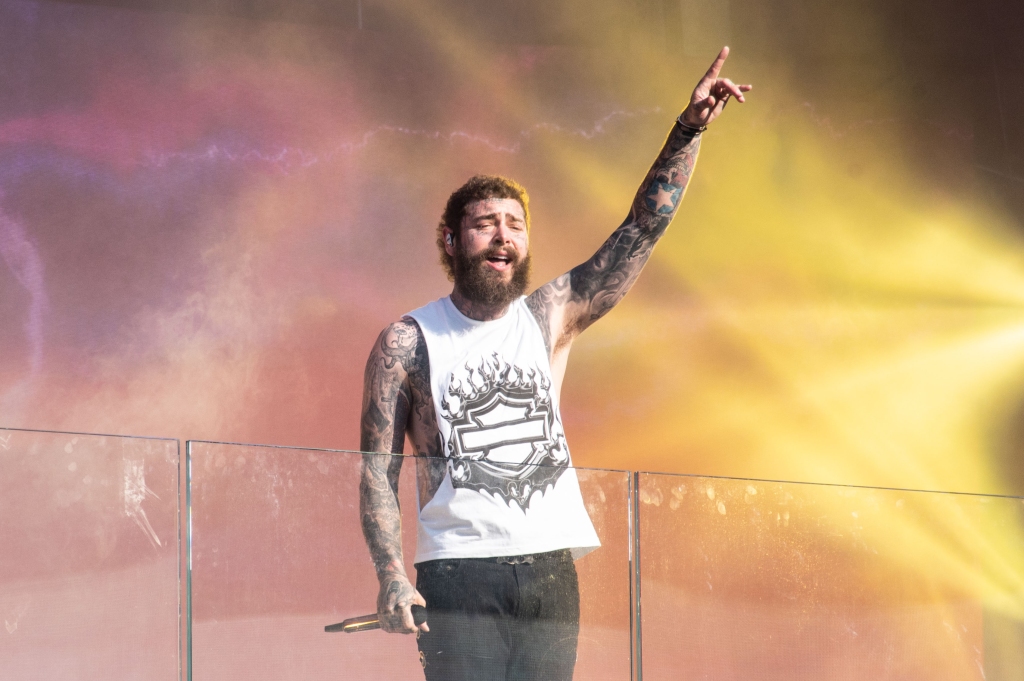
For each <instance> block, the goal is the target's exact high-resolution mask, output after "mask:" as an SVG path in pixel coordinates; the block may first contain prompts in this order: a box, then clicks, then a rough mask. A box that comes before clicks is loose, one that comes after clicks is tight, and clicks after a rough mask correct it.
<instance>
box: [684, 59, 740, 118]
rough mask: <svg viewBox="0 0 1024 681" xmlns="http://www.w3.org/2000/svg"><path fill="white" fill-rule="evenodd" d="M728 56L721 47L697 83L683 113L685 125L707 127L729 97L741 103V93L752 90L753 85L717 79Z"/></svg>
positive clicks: (716, 116)
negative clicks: (716, 56)
mask: <svg viewBox="0 0 1024 681" xmlns="http://www.w3.org/2000/svg"><path fill="white" fill-rule="evenodd" d="M728 56H729V48H728V47H723V48H722V51H721V52H719V53H718V58H716V59H715V61H714V63H712V64H711V68H710V69H708V72H707V73H705V74H704V77H703V78H701V79H700V82H699V83H697V87H696V88H694V90H693V94H692V95H690V104H689V106H687V107H686V110H685V111H683V115H682V119H683V123H685V124H686V125H689V126H691V127H694V128H699V127H701V126H704V125H708V124H709V123H711V121H713V120H715V119H716V118H718V114H720V113H722V109H724V108H725V105H726V104H727V103H728V102H729V98H730V97H735V98H736V100H737V101H738V102H740V103H743V102H744V101H745V100H744V99H743V93H744V92H750V91H751V90H752V89H753V87H754V86H753V85H736V84H735V83H733V82H732V81H731V80H729V79H728V78H719V77H718V72H719V71H721V70H722V65H723V64H725V59H726V57H728Z"/></svg>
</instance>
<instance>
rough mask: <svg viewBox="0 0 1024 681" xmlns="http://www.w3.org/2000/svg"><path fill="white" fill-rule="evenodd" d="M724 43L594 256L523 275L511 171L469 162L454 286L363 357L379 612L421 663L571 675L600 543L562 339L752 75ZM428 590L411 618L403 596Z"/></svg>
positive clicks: (563, 679) (641, 255)
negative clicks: (415, 509)
mask: <svg viewBox="0 0 1024 681" xmlns="http://www.w3.org/2000/svg"><path fill="white" fill-rule="evenodd" d="M728 53H729V48H723V49H722V51H721V53H720V54H719V55H718V58H717V59H715V61H714V63H713V64H712V65H711V68H710V69H709V70H708V72H707V73H706V74H705V75H704V77H703V78H702V79H701V81H700V82H699V83H698V84H697V87H696V89H695V90H694V92H693V95H692V96H691V97H690V103H689V105H688V106H687V107H686V109H685V110H684V111H683V113H682V114H680V115H679V117H678V118H677V119H676V124H675V126H674V127H673V128H672V131H671V132H670V133H669V136H668V140H667V141H666V143H665V146H664V148H663V149H662V151H661V153H660V154H659V155H658V158H657V160H656V161H655V162H654V165H653V167H652V168H651V170H650V172H648V173H647V176H646V178H645V179H644V181H643V183H642V184H641V185H640V189H639V190H638V191H637V194H636V198H635V199H634V200H633V204H632V206H631V208H630V211H629V215H628V216H627V218H626V220H625V221H624V222H623V223H622V225H621V226H619V228H618V229H616V230H615V231H614V232H613V233H612V235H611V236H610V237H609V238H608V240H607V241H605V243H604V245H602V246H601V248H600V249H598V251H597V253H595V254H594V256H593V257H592V258H590V259H589V260H587V261H586V262H584V263H583V264H581V265H578V266H577V267H574V268H573V269H572V270H570V271H569V272H567V273H566V274H563V275H562V276H560V277H558V278H556V279H554V280H553V281H550V282H548V283H547V284H545V285H544V286H541V287H540V288H538V289H537V290H536V291H534V292H533V293H531V294H530V295H529V296H524V293H525V292H526V289H527V285H528V280H529V271H530V249H529V245H530V213H529V199H528V197H527V194H526V191H525V190H524V189H523V188H522V187H521V186H519V185H518V184H516V183H515V182H513V181H511V180H508V179H505V178H500V177H490V176H483V175H478V176H476V177H473V178H472V179H470V180H469V181H468V182H467V183H466V184H465V185H463V186H462V187H460V188H459V189H458V190H456V191H455V192H454V193H453V194H452V195H451V197H450V198H449V199H448V203H447V205H446V206H445V210H444V214H443V216H442V219H441V222H440V225H439V226H438V246H439V248H440V250H441V262H442V265H443V267H444V268H445V270H446V271H447V273H448V275H449V278H450V279H451V280H452V281H453V282H454V284H455V285H454V288H453V290H452V293H451V295H449V296H446V297H445V298H442V299H440V300H437V301H434V302H432V303H429V304H427V305H425V306H423V307H421V308H419V309H418V310H414V311H413V312H410V313H409V314H408V315H406V316H405V317H403V318H402V319H401V320H400V321H397V322H395V323H394V324H391V325H390V326H388V327H387V328H386V329H384V331H383V332H382V333H381V335H380V337H379V338H378V340H377V343H376V345H375V346H374V348H373V351H372V352H371V353H370V358H369V360H368V362H367V364H366V374H365V381H364V393H363V410H362V422H361V444H360V447H361V449H362V451H364V452H368V454H366V455H364V459H363V468H362V478H361V481H360V513H361V517H362V525H363V533H364V535H365V537H366V541H367V544H368V546H369V548H370V554H371V557H372V559H373V563H374V567H375V568H376V571H377V577H378V579H379V581H380V592H379V595H378V599H377V613H378V616H379V618H380V622H381V626H382V628H383V629H384V630H386V631H389V632H395V633H418V634H419V636H418V645H419V648H420V659H421V662H422V663H423V667H424V673H425V676H426V678H427V680H428V681H442V680H443V681H460V680H466V681H499V680H500V681H513V680H514V681H534V680H536V681H540V680H544V681H567V680H569V679H571V678H572V675H573V668H574V665H575V662H576V642H577V636H578V632H579V587H578V583H577V577H576V569H575V566H574V564H573V560H574V559H575V558H578V557H579V556H580V555H582V554H583V553H586V552H587V551H589V550H592V549H594V548H597V547H598V546H599V545H600V542H599V541H598V537H597V534H596V532H595V531H594V527H593V525H592V524H591V522H590V518H589V516H588V515H587V511H586V508H585V507H584V504H583V499H582V497H581V495H580V489H579V484H578V481H577V479H576V475H575V471H574V470H573V468H572V461H571V459H570V457H569V450H568V447H567V446H566V442H565V434H564V432H563V429H562V422H561V417H560V416H559V409H558V407H559V393H560V389H561V385H562V377H563V376H564V374H565V367H566V362H567V360H568V356H569V349H570V347H571V346H572V342H573V340H575V338H576V337H577V336H578V335H579V334H580V333H581V332H583V330H584V329H586V328H587V327H588V326H590V325H591V324H593V323H594V322H595V321H597V320H598V319H600V318H601V317H602V316H604V315H605V314H606V313H607V312H608V311H609V310H610V309H611V308H612V307H614V306H615V304H616V303H618V302H619V301H620V300H622V298H623V296H625V295H626V292H627V291H629V289H630V287H631V286H632V285H633V283H634V282H635V281H636V279H637V277H638V276H639V274H640V270H641V269H642V268H643V266H644V264H645V263H646V262H647V259H648V258H649V257H650V255H651V252H652V251H653V249H654V245H655V243H656V242H657V240H658V239H659V238H660V237H661V236H662V234H664V233H665V230H666V229H667V228H668V225H669V223H670V222H671V221H672V218H673V216H674V215H675V213H676V210H677V209H678V207H679V204H680V201H681V200H682V197H683V193H684V191H685V190H686V186H687V183H688V182H689V179H690V175H691V173H692V172H693V168H694V164H695V163H696V160H697V152H698V150H699V148H700V140H701V133H702V132H703V131H704V130H705V128H706V127H707V125H708V124H709V123H711V122H712V121H713V120H714V119H715V118H716V117H717V116H718V115H719V114H720V113H721V112H722V110H723V108H724V107H725V105H726V103H727V102H728V100H729V99H730V98H735V99H737V100H738V101H740V102H742V101H744V97H743V93H745V92H747V91H749V90H750V86H749V85H736V84H734V83H733V82H732V81H730V80H728V79H725V78H719V77H718V74H719V72H720V70H721V68H722V65H723V64H724V63H725V59H726V57H727V56H728ZM406 438H408V439H409V441H410V442H411V444H412V447H413V449H414V452H415V455H416V459H415V460H416V462H417V467H416V471H417V496H418V504H419V514H418V533H417V550H416V558H415V561H414V562H415V565H416V587H415V588H414V587H413V585H412V583H411V582H410V580H409V578H408V575H407V574H406V571H405V564H404V560H403V556H402V536H401V519H400V514H399V508H398V495H397V492H398V475H399V471H400V470H401V465H402V461H403V458H402V457H401V456H392V455H393V454H401V453H402V451H403V447H404V443H405V439H406ZM413 605H421V606H426V608H427V622H426V623H422V624H418V625H417V624H416V622H415V621H414V619H413V616H412V612H411V606H413Z"/></svg>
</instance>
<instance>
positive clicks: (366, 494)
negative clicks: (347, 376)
mask: <svg viewBox="0 0 1024 681" xmlns="http://www.w3.org/2000/svg"><path fill="white" fill-rule="evenodd" d="M418 356H422V357H423V358H425V357H426V345H425V343H424V342H423V340H422V337H421V335H420V332H419V327H417V326H416V325H415V324H412V323H410V322H407V321H401V322H396V323H394V324H392V325H390V326H389V327H388V328H386V329H384V331H383V332H382V333H381V335H380V337H379V338H378V339H377V345H376V346H375V347H374V349H373V351H372V352H371V353H370V358H369V360H367V362H366V372H365V374H364V376H363V416H362V422H361V425H360V449H362V451H363V452H364V454H363V464H362V473H361V476H360V484H359V510H360V516H361V518H362V527H363V535H364V536H365V537H366V543H367V546H368V547H369V549H370V556H371V558H372V559H373V565H374V568H375V569H376V571H377V577H378V579H380V580H381V583H382V584H384V583H385V582H387V581H388V580H392V581H393V579H394V578H395V577H402V578H405V567H404V565H403V561H402V519H401V512H400V508H399V505H398V476H399V473H400V472H401V470H402V460H403V459H402V457H401V456H392V455H393V454H401V453H402V450H403V446H404V443H405V433H406V428H407V427H408V424H409V422H410V419H411V418H413V413H412V412H413V411H414V409H413V405H414V404H416V402H417V401H418V402H421V403H422V400H414V399H413V394H412V391H413V389H418V387H419V385H420V384H421V383H422V382H423V381H424V380H426V379H424V378H423V377H422V376H421V375H420V374H422V373H423V371H422V369H423V365H422V360H421V361H419V362H417V359H418ZM428 373H429V370H428ZM406 581H407V580H406ZM392 586H394V585H393V584H392ZM396 602H397V601H396Z"/></svg>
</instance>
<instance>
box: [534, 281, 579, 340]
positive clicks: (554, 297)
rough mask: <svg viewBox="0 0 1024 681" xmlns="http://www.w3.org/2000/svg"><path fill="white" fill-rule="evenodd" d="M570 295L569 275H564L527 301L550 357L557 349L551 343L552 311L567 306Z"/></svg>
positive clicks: (546, 285) (539, 290) (542, 287)
mask: <svg viewBox="0 0 1024 681" xmlns="http://www.w3.org/2000/svg"><path fill="white" fill-rule="evenodd" d="M570 293H571V291H570V288H569V275H568V274H563V275H562V276H560V277H558V278H557V279H554V280H553V281H550V282H548V283H547V284H545V285H544V286H541V287H540V288H539V289H537V290H536V291H534V292H533V293H531V294H530V295H529V297H527V299H526V306H527V307H528V308H530V312H532V313H533V317H534V319H536V320H537V325H538V326H540V333H541V335H542V336H543V337H544V347H545V348H547V351H548V355H549V356H550V355H551V354H552V353H553V352H554V351H555V349H556V348H555V347H554V346H553V345H552V343H551V316H550V315H551V311H552V309H553V308H555V307H556V306H561V305H565V303H566V301H567V300H569V295H570Z"/></svg>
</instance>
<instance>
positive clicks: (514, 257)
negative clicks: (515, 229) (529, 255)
mask: <svg viewBox="0 0 1024 681" xmlns="http://www.w3.org/2000/svg"><path fill="white" fill-rule="evenodd" d="M497 256H505V257H506V258H508V259H509V260H511V261H512V262H513V263H519V262H520V261H521V260H522V259H523V256H522V254H520V253H519V251H518V250H516V248H515V247H514V246H492V247H491V248H488V249H487V250H486V251H483V252H481V253H478V254H477V255H475V256H474V257H473V261H474V262H483V261H484V260H487V259H488V258H494V257H497Z"/></svg>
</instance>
